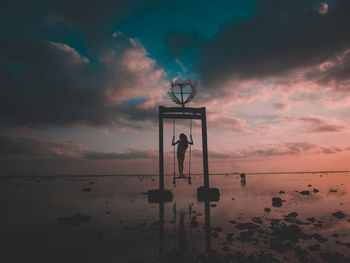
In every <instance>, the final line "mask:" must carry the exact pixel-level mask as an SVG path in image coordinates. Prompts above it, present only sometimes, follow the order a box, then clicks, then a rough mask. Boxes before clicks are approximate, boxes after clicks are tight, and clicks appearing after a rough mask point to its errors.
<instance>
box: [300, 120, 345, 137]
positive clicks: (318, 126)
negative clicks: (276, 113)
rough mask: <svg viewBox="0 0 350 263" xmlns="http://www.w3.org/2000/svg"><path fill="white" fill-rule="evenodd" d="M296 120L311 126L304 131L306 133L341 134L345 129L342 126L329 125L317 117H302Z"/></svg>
mask: <svg viewBox="0 0 350 263" xmlns="http://www.w3.org/2000/svg"><path fill="white" fill-rule="evenodd" d="M298 120H299V121H301V122H304V123H307V124H309V125H310V126H312V127H311V128H310V129H307V130H306V132H308V133H318V132H341V131H344V130H345V129H346V127H345V126H344V125H340V124H333V123H329V122H328V121H327V120H325V119H322V118H318V117H302V118H299V119H298Z"/></svg>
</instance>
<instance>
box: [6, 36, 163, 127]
mask: <svg viewBox="0 0 350 263" xmlns="http://www.w3.org/2000/svg"><path fill="white" fill-rule="evenodd" d="M11 64H15V65H24V70H22V71H21V72H19V73H17V74H13V72H11V70H10V67H9V66H10V65H11ZM155 90H156V92H155ZM166 90H167V82H166V74H165V72H164V70H163V69H161V68H160V67H158V65H157V63H156V62H155V61H154V60H152V59H150V58H149V57H148V54H147V52H146V50H145V49H144V47H143V46H142V44H141V43H140V42H139V41H138V40H136V39H131V38H128V37H126V36H125V35H122V34H121V35H118V36H117V37H115V38H113V40H111V45H110V46H109V47H108V48H104V49H101V50H99V55H98V56H97V57H94V58H93V59H88V58H87V57H84V56H82V55H81V54H80V53H79V52H78V51H77V50H75V49H73V48H72V47H70V46H68V45H67V44H64V43H56V42H48V41H44V40H23V39H21V40H5V39H0V91H1V94H2V96H1V97H0V123H1V124H2V125H3V126H17V125H22V126H28V127H47V126H69V125H76V124H84V125H93V126H101V125H117V126H118V127H131V128H141V125H139V124H137V123H135V121H140V122H142V121H147V120H153V119H154V118H155V117H156V115H155V113H156V108H155V105H156V104H157V102H159V101H162V99H163V96H164V94H165V93H166ZM134 96H137V97H140V96H142V97H144V98H145V101H144V102H141V103H136V104H135V103H128V102H127V101H125V100H127V99H130V98H133V97H134Z"/></svg>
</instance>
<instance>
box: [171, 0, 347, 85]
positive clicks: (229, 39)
mask: <svg viewBox="0 0 350 263" xmlns="http://www.w3.org/2000/svg"><path fill="white" fill-rule="evenodd" d="M349 8H350V2H349V1H346V0H338V1H334V4H332V6H330V5H327V4H325V3H324V2H321V1H303V0H297V1H296V0H290V1H279V0H268V1H262V0H259V1H257V3H256V11H255V14H254V15H253V16H252V17H251V18H249V19H247V20H243V19H236V20H234V21H231V22H230V23H227V24H225V25H223V26H222V27H221V28H220V30H219V32H218V33H217V34H216V35H215V36H214V37H212V38H210V39H204V38H201V39H199V38H198V37H197V34H196V33H192V32H183V33H181V32H178V31H177V32H175V33H174V35H173V36H172V35H170V36H169V37H168V38H167V41H168V46H169V48H170V49H171V50H172V52H173V54H175V56H176V57H181V54H182V52H184V51H185V50H186V49H188V47H190V46H191V45H192V46H195V47H196V49H195V51H194V55H195V56H196V58H197V61H198V62H197V64H196V65H195V67H194V68H193V70H194V71H196V72H197V73H199V75H200V76H201V78H202V82H203V83H204V85H205V87H206V89H208V90H210V89H213V88H212V87H215V86H216V87H217V89H220V86H223V85H222V83H227V82H229V81H231V80H232V79H239V80H244V79H265V78H273V77H281V76H283V75H285V74H290V73H291V72H294V71H296V70H302V69H305V68H310V67H312V66H314V65H319V64H321V63H323V62H325V61H327V60H329V59H330V58H332V57H334V56H335V55H337V54H339V53H340V52H343V51H344V50H345V49H346V48H348V47H349V46H350V38H349V34H348V33H347V28H348V27H349V25H350V17H349V16H348V13H347V11H345V10H349ZM320 13H322V14H320ZM174 36H176V37H174ZM182 39H185V40H186V39H187V41H183V42H182V43H187V45H184V46H180V47H179V46H178V45H177V44H176V42H177V41H178V40H182ZM180 42H181V41H180ZM170 53H171V52H170ZM234 88H235V87H234V86H233V87H232V89H234Z"/></svg>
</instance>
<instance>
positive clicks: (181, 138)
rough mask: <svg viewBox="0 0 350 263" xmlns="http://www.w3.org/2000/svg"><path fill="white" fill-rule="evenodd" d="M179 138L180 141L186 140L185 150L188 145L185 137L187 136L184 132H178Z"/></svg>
mask: <svg viewBox="0 0 350 263" xmlns="http://www.w3.org/2000/svg"><path fill="white" fill-rule="evenodd" d="M180 140H182V141H185V142H186V148H185V149H186V150H187V147H188V139H187V136H186V134H184V133H181V134H180Z"/></svg>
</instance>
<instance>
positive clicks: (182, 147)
mask: <svg viewBox="0 0 350 263" xmlns="http://www.w3.org/2000/svg"><path fill="white" fill-rule="evenodd" d="M179 138H180V140H178V141H176V142H174V140H175V136H173V141H172V142H171V145H172V146H174V145H175V144H177V161H178V164H179V174H180V176H181V177H184V173H183V170H184V160H185V153H186V150H187V148H188V145H189V144H191V145H193V139H192V135H191V141H190V142H189V141H188V140H187V136H186V135H185V134H183V133H181V134H180V136H179Z"/></svg>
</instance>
